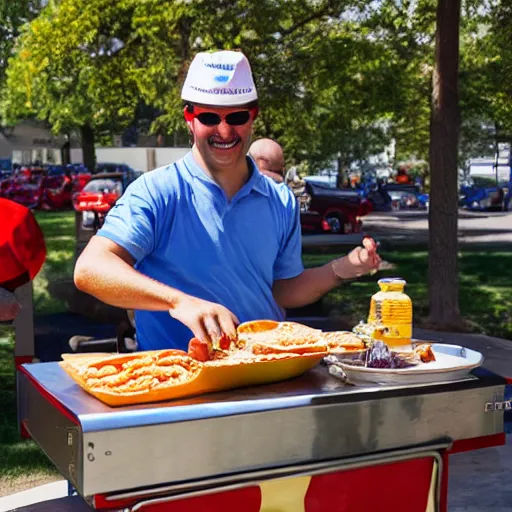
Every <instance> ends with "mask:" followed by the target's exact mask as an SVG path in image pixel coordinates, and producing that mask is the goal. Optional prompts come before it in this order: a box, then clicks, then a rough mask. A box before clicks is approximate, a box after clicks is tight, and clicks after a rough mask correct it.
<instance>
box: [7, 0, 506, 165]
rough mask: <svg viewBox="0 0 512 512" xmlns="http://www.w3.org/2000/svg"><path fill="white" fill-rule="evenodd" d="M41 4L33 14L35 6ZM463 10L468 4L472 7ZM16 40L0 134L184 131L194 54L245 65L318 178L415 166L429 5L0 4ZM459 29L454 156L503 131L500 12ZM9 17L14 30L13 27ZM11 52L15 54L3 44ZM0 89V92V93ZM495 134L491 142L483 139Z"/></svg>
mask: <svg viewBox="0 0 512 512" xmlns="http://www.w3.org/2000/svg"><path fill="white" fill-rule="evenodd" d="M41 4H46V6H45V7H44V8H43V9H42V10H41V12H40V13H39V14H38V15H37V16H36V17H34V18H33V19H31V18H32V17H33V16H35V15H36V14H37V13H38V12H39V9H40V7H41ZM475 4H476V5H475ZM0 5H3V6H4V7H3V9H4V11H0V16H2V12H3V13H4V14H3V16H4V18H5V17H6V16H7V15H6V14H5V12H7V11H6V9H8V11H9V13H11V14H9V16H10V19H13V20H18V21H17V22H15V23H14V22H13V24H12V25H13V26H16V31H19V26H20V24H21V22H25V21H26V22H27V23H26V24H25V25H23V27H22V29H21V35H20V36H19V37H17V39H16V35H17V32H13V36H12V37H10V38H8V42H7V43H5V45H4V46H5V47H8V48H9V49H8V50H6V51H3V50H2V52H3V53H2V54H1V55H2V56H3V62H4V63H5V60H6V56H7V55H10V54H11V52H12V49H13V48H14V54H13V56H12V57H11V58H10V60H9V65H8V67H7V71H6V75H5V88H4V91H3V94H2V100H1V103H0V112H1V116H2V120H3V122H4V123H14V122H16V121H17V120H19V119H20V118H23V117H27V116H36V117H38V118H39V119H44V120H46V121H48V122H49V123H50V125H51V126H52V127H53V129H54V131H55V132H61V133H67V132H70V131H72V130H80V131H81V132H82V138H83V139H84V138H85V139H86V140H87V141H88V147H89V149H90V148H92V147H93V144H94V136H95V135H96V136H98V134H100V133H104V132H109V133H116V132H119V131H122V130H123V129H124V128H125V127H126V126H129V125H130V124H132V123H133V121H134V118H136V117H137V115H139V114H138V113H139V112H140V111H141V110H143V109H141V106H144V107H147V109H146V111H147V110H148V109H151V111H152V112H156V113H158V114H159V115H158V116H157V117H156V119H155V120H154V122H153V125H152V131H153V132H154V133H162V134H169V133H173V132H175V131H177V130H184V127H185V125H184V122H183V119H182V112H181V100H180V90H181V85H182V83H183V80H184V77H185V74H186V71H187V69H188V65H189V63H190V61H191V59H192V58H193V56H194V55H195V54H196V53H197V52H198V51H204V50H211V49H240V50H242V51H244V53H246V54H247V56H248V57H249V59H250V62H251V65H252V68H253V71H254V75H255V79H256V84H257V87H258V92H259V97H260V104H261V115H260V117H259V119H258V121H257V124H256V127H255V132H256V133H255V135H256V136H267V137H273V138H276V139H277V140H279V142H280V143H281V144H282V145H283V146H284V148H285V152H286V155H287V157H288V159H289V160H291V161H294V162H296V163H297V162H301V161H304V160H306V161H307V162H308V163H309V166H310V167H311V168H313V169H314V168H320V167H322V166H325V165H326V164H328V163H329V162H332V161H333V160H338V162H339V163H340V165H348V164H349V163H350V162H352V161H354V160H364V159H365V158H367V157H368V156H369V155H371V154H375V153H378V152H380V151H381V150H382V149H383V148H384V147H385V146H386V145H387V144H388V143H389V141H390V140H391V139H394V140H395V141H396V158H397V159H405V158H409V157H411V156H412V157H416V158H422V159H425V160H428V147H429V134H428V130H429V116H430V103H429V101H430V100H429V98H430V91H431V76H432V70H433V55H434V52H433V48H434V34H435V8H436V2H435V1H434V0H417V1H415V2H412V1H396V0H382V1H380V2H370V1H364V0H349V1H346V0H344V1H341V0H259V1H258V2H253V1H251V0H241V1H239V2H231V1H228V0H219V1H217V2H211V1H209V0H189V1H180V0H174V1H170V2H161V1H158V0H145V1H144V2H141V1H138V0H50V1H48V2H42V1H36V0H31V1H29V0H25V1H21V0H20V1H18V2H4V3H3V4H0ZM462 15H463V18H462V25H461V49H462V59H461V68H460V69H461V72H460V76H461V102H462V107H463V118H462V134H461V140H462V144H461V155H462V156H467V155H468V154H471V155H472V154H474V153H477V152H479V151H484V149H485V148H482V147H481V146H482V144H481V143H480V141H482V140H483V137H482V132H485V130H487V128H486V127H488V126H492V128H493V130H495V129H496V128H498V129H499V130H500V131H501V132H508V131H510V127H509V125H510V119H511V116H510V110H511V106H510V101H509V98H510V85H509V84H510V80H508V79H507V78H508V77H509V76H510V73H509V71H510V66H511V61H512V59H511V57H510V55H511V51H512V50H511V47H512V42H511V36H510V30H508V28H507V27H510V7H509V6H508V4H507V2H505V1H499V0H495V1H489V2H487V3H486V4H485V5H483V6H482V5H481V2H474V1H473V2H472V1H470V0H468V1H467V2H465V3H464V4H463V11H462ZM19 20H21V21H19ZM13 45H15V46H13ZM0 83H1V82H0ZM493 133H494V132H493Z"/></svg>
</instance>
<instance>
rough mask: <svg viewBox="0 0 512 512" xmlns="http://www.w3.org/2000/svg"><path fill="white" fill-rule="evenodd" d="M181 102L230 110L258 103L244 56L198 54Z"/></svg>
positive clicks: (239, 54) (248, 65)
mask: <svg viewBox="0 0 512 512" xmlns="http://www.w3.org/2000/svg"><path fill="white" fill-rule="evenodd" d="M181 99H183V100H184V101H190V102H191V103H201V104H203V105H215V106H219V107H228V106H236V105H245V104H247V103H251V102H252V101H255V100H257V99H258V94H257V92H256V86H255V85H254V80H253V78H252V72H251V66H250V64H249V61H248V60H247V57H246V56H245V55H244V54H243V53H242V52H232V51H226V50H225V51H220V52H214V53H207V52H202V53H198V54H197V55H196V56H195V57H194V60H193V61H192V63H191V64H190V68H189V70H188V74H187V78H186V79H185V83H184V85H183V89H182V90H181Z"/></svg>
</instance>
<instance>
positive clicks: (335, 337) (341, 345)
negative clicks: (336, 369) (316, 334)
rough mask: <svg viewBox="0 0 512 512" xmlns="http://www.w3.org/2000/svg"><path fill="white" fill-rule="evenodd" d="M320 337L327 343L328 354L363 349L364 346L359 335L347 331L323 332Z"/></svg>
mask: <svg viewBox="0 0 512 512" xmlns="http://www.w3.org/2000/svg"><path fill="white" fill-rule="evenodd" d="M322 339H323V341H324V342H325V343H327V348H328V349H329V354H336V353H342V352H349V351H354V350H364V349H365V347H366V345H365V343H364V341H363V340H362V339H361V338H360V337H359V336H357V335H356V334H354V333H353V332H349V331H334V332H325V333H324V334H323V336H322Z"/></svg>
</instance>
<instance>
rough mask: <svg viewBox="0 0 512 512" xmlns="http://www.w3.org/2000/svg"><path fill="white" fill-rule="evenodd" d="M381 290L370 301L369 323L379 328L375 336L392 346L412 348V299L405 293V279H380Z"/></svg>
mask: <svg viewBox="0 0 512 512" xmlns="http://www.w3.org/2000/svg"><path fill="white" fill-rule="evenodd" d="M378 284H379V287H380V292H377V293H376V294H375V295H373V297H372V298H371V301H370V314H369V316H368V323H369V324H371V325H374V326H376V327H377V326H378V328H377V329H376V330H375V331H374V334H373V338H374V339H380V340H382V341H384V343H386V344H387V345H388V346H389V347H390V348H394V349H397V348H399V349H402V350H410V349H411V348H412V345H411V338H412V300H411V298H410V297H409V296H408V295H406V294H405V293H404V288H405V285H406V284H407V283H406V281H405V280H404V279H401V278H398V277H391V278H385V279H379V281H378Z"/></svg>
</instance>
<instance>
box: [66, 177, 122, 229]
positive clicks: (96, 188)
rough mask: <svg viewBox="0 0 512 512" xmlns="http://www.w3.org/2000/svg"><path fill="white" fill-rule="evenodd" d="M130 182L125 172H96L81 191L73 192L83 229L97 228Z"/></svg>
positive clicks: (74, 205)
mask: <svg viewBox="0 0 512 512" xmlns="http://www.w3.org/2000/svg"><path fill="white" fill-rule="evenodd" d="M129 183H130V181H129V179H128V177H127V175H126V174H124V173H113V172H111V173H102V174H95V175H93V176H92V178H91V179H90V180H89V182H88V183H87V184H86V185H85V187H84V188H83V190H82V191H81V192H76V193H74V194H73V208H74V209H75V210H76V211H77V212H78V213H79V214H80V216H81V229H86V230H87V229H93V230H96V229H98V228H100V227H101V226H102V225H103V220H104V218H105V215H106V214H107V213H108V212H109V210H110V209H111V208H112V206H114V204H115V203H116V201H117V200H118V199H119V198H120V197H121V195H122V194H123V193H124V191H125V189H126V187H127V186H128V184H129Z"/></svg>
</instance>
